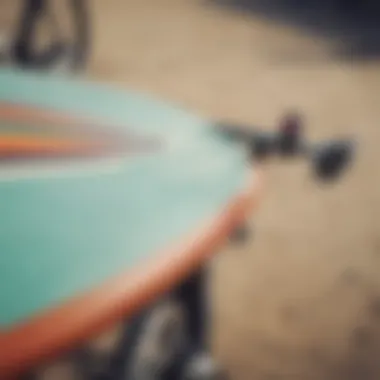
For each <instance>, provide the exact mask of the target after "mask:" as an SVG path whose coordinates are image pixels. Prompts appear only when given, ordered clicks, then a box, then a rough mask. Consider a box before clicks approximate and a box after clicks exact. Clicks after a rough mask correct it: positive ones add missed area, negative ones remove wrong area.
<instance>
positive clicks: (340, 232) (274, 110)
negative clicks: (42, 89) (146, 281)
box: [0, 0, 380, 380]
mask: <svg viewBox="0 0 380 380" xmlns="http://www.w3.org/2000/svg"><path fill="white" fill-rule="evenodd" d="M89 3H90V5H91V8H92V9H91V11H92V17H93V23H94V35H93V46H92V49H93V50H92V54H91V57H90V61H89V67H88V72H87V73H86V75H88V76H89V77H91V78H93V79H96V80H101V81H106V82H111V83H117V84H118V85H121V86H128V87H130V88H135V89H138V90H143V91H147V92H150V93H153V94H155V95H158V96H160V97H162V98H164V99H168V100H169V101H172V102H175V103H179V104H181V105H183V106H185V107H186V108H188V109H190V110H192V111H194V112H197V113H200V114H203V115H205V116H207V117H213V118H216V119H232V120H236V121H237V122H243V123H248V124H249V123H251V124H259V125H260V124H263V125H268V126H271V125H275V124H276V122H277V121H278V119H279V117H281V115H282V114H283V113H284V112H285V111H287V110H289V109H291V110H292V109H295V110H297V111H299V112H301V113H302V114H304V115H305V117H306V121H307V128H308V131H307V133H308V134H309V135H310V137H312V138H324V137H326V138H329V137H334V136H338V137H339V136H340V135H345V134H349V135H353V136H355V137H356V138H357V139H358V141H359V144H360V150H359V155H358V159H357V162H356V164H355V166H354V167H353V168H352V170H351V172H350V173H349V175H347V176H345V178H344V179H343V180H342V181H340V182H339V183H337V184H336V185H333V186H325V187H321V186H320V185H316V184H315V182H313V181H312V180H311V179H310V177H309V176H308V172H307V169H306V167H305V166H304V164H302V163H300V164H294V165H293V164H292V165H286V166H282V165H280V164H274V165H271V166H270V167H268V168H265V175H266V193H265V197H264V199H263V202H262V203H261V205H260V208H259V210H258V211H257V212H256V214H255V215H254V217H253V218H252V221H251V222H252V226H253V229H254V235H253V236H252V238H251V240H250V242H249V244H248V245H244V246H242V247H235V248H233V249H232V248H228V249H226V251H227V252H225V253H223V254H222V255H220V256H219V257H218V259H217V261H216V262H215V270H214V271H213V281H212V291H213V295H214V299H213V302H214V304H213V308H214V317H213V318H214V325H213V345H214V350H215V354H216V356H217V358H218V359H219V360H221V361H222V362H223V363H224V364H225V365H226V367H227V368H228V369H229V370H230V372H231V375H232V378H234V379H237V380H253V379H255V380H277V379H278V380H288V379H289V380H290V379H292V380H298V379H299V380H330V379H331V380H343V379H344V380H354V379H355V380H356V379H360V380H375V379H379V378H380V361H379V353H380V276H379V273H380V175H379V174H378V167H379V164H378V163H379V160H380V150H379V145H380V3H379V2H377V1H375V0H373V1H370V0H368V1H359V0H357V1H351V0H350V1H345V0H339V1H333V0H331V1H330V0H323V1H322V0H319V1H317V0H304V1H302V2H301V1H296V0H224V1H222V0H219V1H218V0H107V1H104V0H91V1H90V2H89ZM15 8H16V2H14V1H12V0H2V1H1V3H0V18H1V23H2V24H1V25H4V28H5V29H6V28H7V26H8V25H10V24H11V21H12V20H13V19H14V17H15ZM268 128H269V127H268Z"/></svg>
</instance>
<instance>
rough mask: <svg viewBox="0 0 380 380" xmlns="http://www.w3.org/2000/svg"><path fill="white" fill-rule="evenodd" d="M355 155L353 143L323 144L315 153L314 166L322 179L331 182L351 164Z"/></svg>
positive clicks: (334, 142) (336, 142) (333, 142)
mask: <svg viewBox="0 0 380 380" xmlns="http://www.w3.org/2000/svg"><path fill="white" fill-rule="evenodd" d="M353 154H354V145H353V143H352V142H351V141H331V142H328V143H324V144H321V145H320V146H319V147H317V148H316V149H315V151H314V155H313V158H312V159H313V166H314V170H315V173H316V175H317V176H318V177H319V178H320V179H324V180H331V179H334V178H336V177H338V176H339V175H340V173H341V172H342V171H343V170H344V169H345V168H346V167H347V166H348V165H349V164H350V162H351V161H352V157H353Z"/></svg>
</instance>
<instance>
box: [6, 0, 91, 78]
mask: <svg viewBox="0 0 380 380" xmlns="http://www.w3.org/2000/svg"><path fill="white" fill-rule="evenodd" d="M58 5H59V8H58V10H57V7H58ZM58 5H57V4H56V3H54V2H53V1H51V0H24V2H23V7H22V9H21V17H20V19H19V21H18V25H17V28H16V34H15V38H14V39H13V43H12V44H11V52H10V56H11V63H12V64H15V65H17V66H22V67H26V68H33V69H56V68H60V69H64V70H65V71H78V70H82V69H84V68H85V67H86V65H87V61H88V56H89V50H90V36H91V30H90V29H91V28H90V12H89V6H88V3H87V2H86V0H66V1H64V2H62V1H61V2H59V3H58ZM62 7H63V8H62ZM58 13H59V14H58ZM64 13H66V14H64ZM64 16H66V19H68V21H69V22H68V23H67V25H66V31H65V30H64V28H63V26H62V25H61V20H62V19H63V18H64Z"/></svg>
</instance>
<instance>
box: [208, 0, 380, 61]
mask: <svg viewBox="0 0 380 380" xmlns="http://www.w3.org/2000/svg"><path fill="white" fill-rule="evenodd" d="M206 1H207V2H208V3H212V4H214V5H219V6H224V7H228V8H230V9H231V10H237V11H241V12H244V13H245V14H248V15H249V14H252V15H256V16H260V17H265V18H268V19H271V20H275V21H276V22H281V23H284V24H288V25H289V24H290V25H293V26H296V27H299V28H300V29H303V30H304V31H305V32H306V33H308V34H310V35H315V36H317V37H322V38H326V39H332V40H334V41H336V42H337V44H336V46H337V47H336V49H335V51H333V54H334V55H335V58H337V59H341V60H346V61H349V60H352V61H366V60H373V59H380V2H379V1H377V0H319V1H318V0H303V1H299V0H206Z"/></svg>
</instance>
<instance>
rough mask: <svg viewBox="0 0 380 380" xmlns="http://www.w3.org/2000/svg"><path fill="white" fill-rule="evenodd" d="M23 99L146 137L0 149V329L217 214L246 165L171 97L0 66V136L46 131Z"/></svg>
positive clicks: (240, 153)
mask: <svg viewBox="0 0 380 380" xmlns="http://www.w3.org/2000/svg"><path fill="white" fill-rule="evenodd" d="M18 107H19V109H20V113H18V112H13V114H12V115H13V116H12V118H13V119H12V120H10V119H9V117H8V116H9V115H8V116H7V117H6V110H9V109H12V110H13V111H14V110H15V109H16V111H17V109H18ZM25 109H28V110H31V109H32V110H34V109H35V110H38V112H39V113H40V115H41V114H42V115H44V112H48V113H50V114H53V115H64V116H65V117H70V118H74V119H75V118H77V119H86V120H90V121H93V122H94V124H95V123H96V124H97V125H104V126H110V128H112V129H113V132H115V133H119V134H120V135H128V136H132V137H133V138H134V139H135V140H138V141H145V140H146V139H150V140H153V141H156V142H157V146H156V147H155V148H154V149H138V148H136V149H126V151H123V152H122V153H120V152H118V153H117V154H107V155H103V156H102V155H101V156H96V157H90V158H88V157H87V158H85V159H75V160H50V159H46V158H42V159H40V160H38V159H37V160H33V161H28V162H26V163H25V162H24V161H22V160H21V161H15V162H13V161H11V162H10V161H1V160H0V305H1V307H0V328H1V330H7V329H10V328H12V327H13V326H14V325H15V324H18V323H20V322H24V321H27V320H28V319H29V318H31V317H33V316H35V315H38V314H40V313H43V312H44V310H47V309H50V308H52V307H55V306H57V305H60V304H62V303H64V302H65V301H66V300H69V299H71V298H72V297H75V296H76V295H78V294H82V293H85V292H87V291H89V290H91V289H92V288H94V287H96V286H99V285H100V284H102V283H103V282H104V281H106V280H108V279H110V278H112V277H114V276H117V275H119V274H121V273H123V272H125V271H128V270H133V268H134V267H135V266H137V265H140V264H141V263H143V262H144V260H149V259H150V258H152V257H154V255H157V254H158V252H160V250H162V248H164V247H166V246H170V245H171V244H173V243H175V242H177V241H179V240H180V239H181V238H182V237H183V236H186V235H187V234H188V233H189V232H191V231H194V230H196V229H197V227H199V226H200V225H201V223H202V222H203V221H205V220H207V219H208V218H212V217H213V216H215V215H217V214H218V213H219V212H220V211H221V210H222V209H223V208H224V207H225V206H226V205H227V204H228V203H229V202H230V201H231V199H233V197H234V196H236V194H237V193H238V192H239V191H240V190H241V189H242V187H243V186H244V185H245V184H246V180H247V176H248V171H250V169H248V167H247V165H246V161H247V160H246V153H245V151H244V150H243V149H241V148H240V146H237V145H235V144H233V143H232V142H231V141H229V140H228V139H227V138H226V137H224V136H223V135H222V134H220V133H218V132H217V131H216V130H215V129H214V128H213V123H212V122H209V121H207V120H205V119H202V118H200V117H197V116H194V115H193V114H191V113H189V112H186V111H183V110H182V109H180V108H177V107H175V106H171V105H169V104H167V103H165V102H162V101H160V100H158V99H153V98H151V97H148V96H145V95H143V94H140V93H137V92H128V91H125V90H122V89H117V88H110V87H107V86H105V85H97V84H92V83H86V82H78V81H73V80H68V79H67V78H61V77H52V76H49V77H47V76H46V77H45V76H44V75H42V74H41V75H40V74H31V73H29V74H28V73H23V72H20V71H14V70H11V69H1V70H0V133H1V136H0V139H1V138H4V136H5V135H9V133H13V131H16V132H15V133H16V134H18V135H19V136H20V135H21V136H22V135H23V134H26V135H30V134H33V133H36V134H37V135H38V134H42V135H44V134H46V133H49V132H48V130H49V122H47V123H46V122H44V123H42V122H41V121H39V119H38V118H33V117H32V118H31V119H30V120H28V119H27V118H26V119H25V118H21V116H20V115H22V112H23V110H25ZM19 116H20V117H19ZM21 119H22V120H21ZM49 120H51V119H49ZM61 124H62V123H61ZM63 124H64V123H63ZM90 124H91V123H90ZM39 128H40V129H41V131H42V132H41V131H39ZM51 130H54V131H56V126H54V127H53V125H51ZM10 131H11V132H10ZM33 131H34V132H33Z"/></svg>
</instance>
